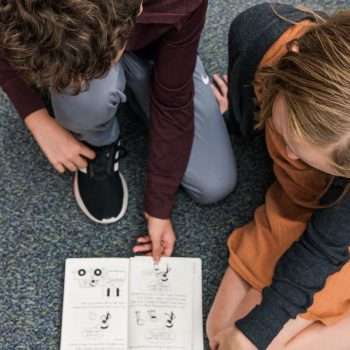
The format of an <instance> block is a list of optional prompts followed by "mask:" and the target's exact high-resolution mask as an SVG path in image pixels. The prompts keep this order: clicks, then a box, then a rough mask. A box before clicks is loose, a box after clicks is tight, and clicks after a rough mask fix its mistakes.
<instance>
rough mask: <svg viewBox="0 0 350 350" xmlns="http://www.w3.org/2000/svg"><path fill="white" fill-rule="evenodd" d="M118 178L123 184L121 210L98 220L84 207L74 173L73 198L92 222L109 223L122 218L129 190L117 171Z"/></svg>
mask: <svg viewBox="0 0 350 350" xmlns="http://www.w3.org/2000/svg"><path fill="white" fill-rule="evenodd" d="M119 175H120V179H121V181H122V186H123V192H124V199H123V204H122V210H121V211H120V213H119V215H118V216H117V217H114V218H109V219H103V220H98V219H96V218H95V217H94V216H93V215H92V214H91V213H90V212H89V210H88V209H87V208H86V206H85V204H84V202H83V200H82V199H81V196H80V192H79V186H78V176H77V174H75V175H74V183H73V193H74V197H75V200H76V202H77V204H78V206H79V208H80V209H81V211H82V212H83V213H84V214H85V215H86V216H87V217H88V218H89V219H90V220H91V221H93V222H96V223H97V224H103V225H109V224H114V223H115V222H117V221H119V220H120V219H122V218H123V216H124V215H125V213H126V211H127V209H128V201H129V192H128V185H127V183H126V181H125V179H124V176H123V175H122V174H121V173H119Z"/></svg>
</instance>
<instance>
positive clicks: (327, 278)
mask: <svg viewBox="0 0 350 350" xmlns="http://www.w3.org/2000/svg"><path fill="white" fill-rule="evenodd" d="M229 46H230V47H229V51H230V61H229V75H228V80H225V79H221V78H220V77H218V76H215V78H214V79H215V81H216V83H217V84H216V87H214V92H215V94H216V96H217V99H218V102H219V104H220V108H221V110H222V112H225V109H228V118H229V120H230V121H231V124H232V125H233V129H234V130H235V132H236V134H241V135H243V136H248V135H249V134H251V133H252V132H253V130H255V131H254V132H257V129H258V130H259V129H260V130H261V129H262V128H263V129H264V132H265V137H266V144H267V148H268V151H269V154H270V156H271V158H272V160H273V169H274V173H275V176H276V181H275V183H274V184H273V185H272V186H271V187H270V188H269V190H268V191H267V194H266V198H265V203H264V205H262V206H261V207H259V208H258V209H257V210H256V212H255V215H254V218H253V220H252V221H251V222H249V223H248V224H247V225H245V226H243V227H240V228H237V229H236V230H234V231H233V232H232V234H231V236H230V238H229V240H228V247H229V252H230V258H229V267H228V269H227V271H226V273H225V276H224V278H223V280H222V283H221V285H220V288H219V290H218V293H217V295H216V298H215V301H214V304H213V306H212V309H211V311H210V314H209V318H208V321H207V333H208V337H209V340H210V346H211V349H220V350H228V349H237V350H248V349H268V350H274V349H278V350H281V349H288V350H292V349H293V350H294V349H297V350H301V349H307V350H311V349H322V350H326V349H332V350H338V349H350V332H349V328H350V262H349V246H350V196H349V188H350V186H349V178H350V11H342V12H339V13H337V14H335V15H333V16H330V17H327V16H326V15H324V14H319V13H313V12H311V11H305V10H302V9H297V8H294V7H292V6H289V5H282V4H274V5H271V4H267V3H265V4H262V5H258V6H255V7H253V8H250V9H248V10H247V11H245V12H244V13H242V14H241V15H239V16H238V17H237V18H236V19H235V20H234V22H233V23H232V26H231V31H230V38H229ZM225 81H227V82H228V84H226V83H225ZM227 89H228V98H227ZM254 115H255V116H256V118H254ZM254 123H255V124H256V128H255V129H254V127H253V124H254Z"/></svg>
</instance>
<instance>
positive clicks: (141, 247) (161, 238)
mask: <svg viewBox="0 0 350 350" xmlns="http://www.w3.org/2000/svg"><path fill="white" fill-rule="evenodd" d="M145 218H146V220H147V223H148V235H146V236H142V237H139V238H138V239H137V244H136V245H135V246H134V248H133V252H134V253H142V254H145V255H149V256H153V259H154V260H155V261H156V262H158V261H159V260H160V258H161V256H171V255H172V253H173V250H174V247H175V242H176V236H175V232H174V229H173V226H172V223H171V221H170V219H167V220H163V219H158V218H155V217H152V216H150V215H148V214H145Z"/></svg>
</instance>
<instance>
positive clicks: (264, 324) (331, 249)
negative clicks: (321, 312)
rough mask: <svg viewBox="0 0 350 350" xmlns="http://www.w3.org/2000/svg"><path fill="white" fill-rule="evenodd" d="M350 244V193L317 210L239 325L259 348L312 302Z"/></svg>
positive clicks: (345, 259) (344, 259)
mask: <svg viewBox="0 0 350 350" xmlns="http://www.w3.org/2000/svg"><path fill="white" fill-rule="evenodd" d="M331 192H332V191H330V193H329V195H330V196H332V193H331ZM349 246H350V195H348V196H347V197H346V198H345V199H344V200H343V201H342V203H341V204H340V205H338V206H334V207H331V208H326V209H319V210H316V211H315V213H314V214H313V216H312V218H311V220H310V222H309V224H308V227H307V229H306V231H305V233H304V234H303V235H302V236H301V238H300V240H299V241H297V242H295V243H294V244H293V245H292V246H291V247H290V248H289V249H288V251H287V252H286V253H285V254H284V255H283V256H282V258H281V259H280V260H279V262H278V264H277V267H276V269H275V273H274V277H273V281H272V284H271V285H270V286H269V287H267V288H265V289H264V290H263V300H262V303H261V304H260V305H258V306H256V307H255V308H254V309H253V310H252V311H251V312H250V313H249V314H248V315H247V316H246V317H244V318H243V319H241V320H239V321H237V323H236V325H237V327H238V328H239V329H240V330H241V331H242V332H243V333H244V334H245V335H246V336H247V337H248V338H249V339H250V340H251V341H252V342H253V343H254V344H255V345H256V346H257V348H258V349H266V348H267V346H268V345H269V344H270V343H271V341H272V340H273V339H274V338H275V336H276V335H277V334H278V333H279V332H280V331H281V329H282V327H283V326H284V324H285V323H287V321H288V320H290V319H294V318H296V316H297V315H298V314H301V313H303V312H305V311H306V309H307V308H309V307H310V306H311V305H312V303H313V297H314V295H315V293H317V292H318V291H320V290H321V289H322V288H323V287H324V285H325V282H326V279H327V278H328V277H329V276H330V275H331V274H334V273H335V272H337V271H339V270H340V269H341V268H342V266H343V265H344V264H345V263H347V262H348V261H349V250H348V247H349Z"/></svg>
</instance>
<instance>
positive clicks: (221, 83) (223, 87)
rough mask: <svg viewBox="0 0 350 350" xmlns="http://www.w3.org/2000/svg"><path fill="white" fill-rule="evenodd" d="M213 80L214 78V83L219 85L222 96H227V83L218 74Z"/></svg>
mask: <svg viewBox="0 0 350 350" xmlns="http://www.w3.org/2000/svg"><path fill="white" fill-rule="evenodd" d="M213 78H214V81H215V83H216V84H217V86H218V88H219V89H220V91H221V93H222V95H226V94H227V84H226V83H225V81H224V80H223V79H222V78H221V77H219V76H218V75H216V74H215V75H214V76H213Z"/></svg>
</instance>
